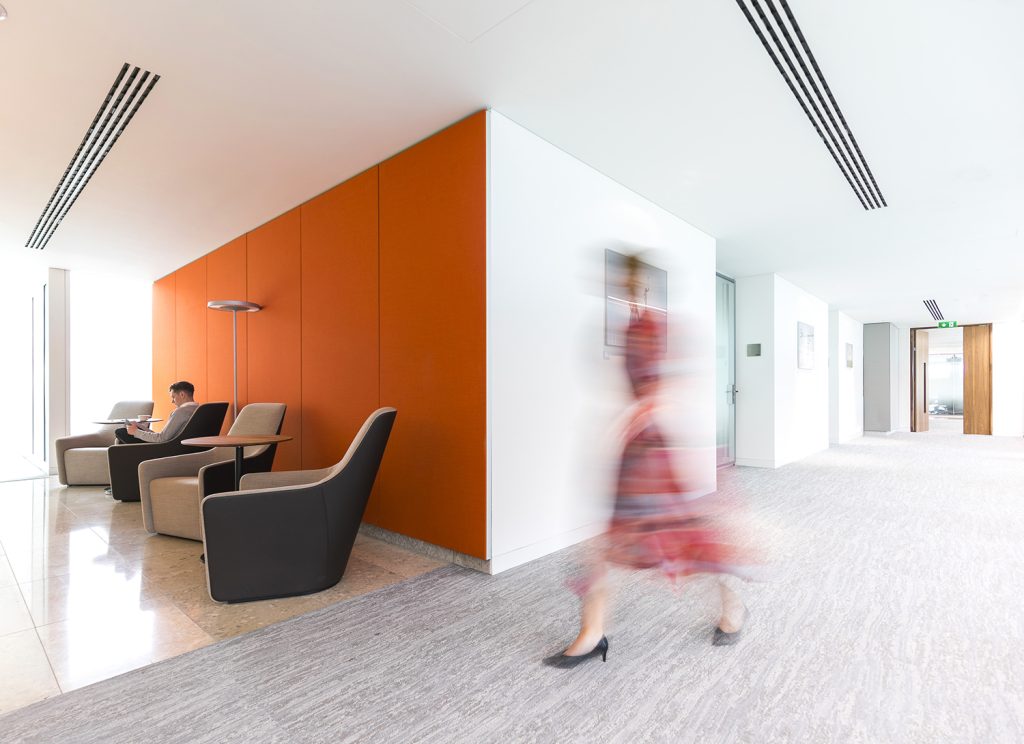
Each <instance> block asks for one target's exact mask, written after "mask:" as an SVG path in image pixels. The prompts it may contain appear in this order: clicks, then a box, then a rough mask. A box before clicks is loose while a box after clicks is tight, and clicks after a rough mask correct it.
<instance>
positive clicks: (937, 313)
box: [924, 300, 942, 320]
mask: <svg viewBox="0 0 1024 744" xmlns="http://www.w3.org/2000/svg"><path fill="white" fill-rule="evenodd" d="M924 306H925V307H926V308H928V312H929V313H931V315H932V317H933V318H935V320H942V311H941V310H939V305H938V303H936V302H935V300H925V301H924Z"/></svg>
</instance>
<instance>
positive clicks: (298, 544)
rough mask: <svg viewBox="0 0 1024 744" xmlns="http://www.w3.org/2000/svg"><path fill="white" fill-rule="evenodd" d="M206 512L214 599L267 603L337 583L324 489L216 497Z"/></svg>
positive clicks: (209, 501) (210, 498) (209, 581)
mask: <svg viewBox="0 0 1024 744" xmlns="http://www.w3.org/2000/svg"><path fill="white" fill-rule="evenodd" d="M201 512H202V519H201V524H202V531H203V543H204V548H205V551H206V577H207V584H208V587H209V590H210V597H211V598H212V599H213V600H215V601H217V602H241V601H248V600H254V599H266V598H270V597H280V596H286V595H290V594H295V593H304V592H306V591H316V590H317V589H320V588H326V586H330V585H332V584H333V583H337V578H336V577H333V576H332V575H331V570H330V566H329V563H330V562H329V560H328V545H329V539H328V531H327V530H328V526H327V519H326V515H325V513H324V496H323V487H322V486H292V487H286V488H285V489H283V492H282V490H276V489H274V490H262V491H233V492H228V493H217V494H213V495H211V496H207V497H206V498H205V499H203V503H202V508H201Z"/></svg>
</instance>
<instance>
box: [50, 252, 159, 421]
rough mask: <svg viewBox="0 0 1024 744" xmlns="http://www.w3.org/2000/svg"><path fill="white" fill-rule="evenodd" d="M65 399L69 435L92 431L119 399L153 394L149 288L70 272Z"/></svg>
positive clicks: (145, 397) (115, 278)
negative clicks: (67, 388) (68, 407)
mask: <svg viewBox="0 0 1024 744" xmlns="http://www.w3.org/2000/svg"><path fill="white" fill-rule="evenodd" d="M68 276H69V279H70V314H69V332H70V336H69V344H68V348H69V368H70V378H69V399H70V429H71V432H72V433H81V432H84V431H91V430H93V429H95V428H96V425H95V424H94V423H93V422H94V421H96V420H97V419H102V418H106V416H107V414H109V413H110V408H111V406H113V404H114V403H116V402H117V401H119V400H149V399H150V398H151V397H152V396H153V392H152V384H153V381H152V365H153V354H152V334H153V331H152V328H153V320H152V318H153V310H152V306H153V305H152V302H151V300H150V297H151V293H152V284H151V283H150V282H147V281H142V280H139V279H130V278H125V277H119V276H112V275H108V274H97V273H91V272H84V271H75V272H72V273H70V274H69V275H68Z"/></svg>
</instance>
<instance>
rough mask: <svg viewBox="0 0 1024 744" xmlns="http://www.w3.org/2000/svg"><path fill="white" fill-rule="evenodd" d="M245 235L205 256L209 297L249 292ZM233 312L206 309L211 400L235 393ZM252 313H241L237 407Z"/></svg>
mask: <svg viewBox="0 0 1024 744" xmlns="http://www.w3.org/2000/svg"><path fill="white" fill-rule="evenodd" d="M245 244H246V241H245V236H244V235H243V236H242V237H240V238H235V239H234V240H232V241H231V242H230V243H228V244H227V245H224V246H222V247H220V248H218V249H217V250H215V251H214V252H213V253H210V254H208V255H207V256H206V299H207V301H209V300H244V299H245V298H246V297H247V293H246V270H245ZM232 315H233V313H230V312H224V311H220V310H209V309H208V310H207V311H206V386H207V390H208V391H209V392H208V394H207V398H208V400H226V401H230V400H231V399H232V396H233V395H234V384H233V380H232V372H233V369H234V362H233V361H232V354H231V323H232V317H231V316H232ZM248 319H249V313H238V410H242V408H243V407H245V404H246V402H247V401H248V398H247V386H246V371H247V369H248V365H247V364H246V350H247V348H248V347H247V345H246V329H247V327H248V326H247V324H248ZM231 423H232V418H231V410H230V409H228V415H227V416H225V417H224V427H223V431H225V432H226V431H227V430H228V429H229V428H231Z"/></svg>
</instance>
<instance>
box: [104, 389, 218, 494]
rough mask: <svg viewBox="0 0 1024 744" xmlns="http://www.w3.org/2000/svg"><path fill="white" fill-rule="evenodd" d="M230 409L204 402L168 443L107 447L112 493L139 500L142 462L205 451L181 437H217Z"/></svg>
mask: <svg viewBox="0 0 1024 744" xmlns="http://www.w3.org/2000/svg"><path fill="white" fill-rule="evenodd" d="M227 412H228V404H227V403H202V404H200V405H198V406H196V410H195V411H193V412H192V418H190V419H189V420H188V423H187V424H185V428H184V429H182V430H181V432H180V433H179V434H178V436H176V437H175V438H174V439H172V440H170V441H167V442H153V443H150V442H147V443H145V444H119V445H117V446H116V447H111V448H110V449H108V450H107V461H108V462H109V464H110V492H111V496H113V497H114V498H115V499H117V500H118V501H138V500H139V498H140V497H139V465H140V464H142V463H143V462H145V461H146V460H153V459H155V458H157V457H171V456H173V455H183V454H185V453H186V452H202V451H205V448H197V447H187V446H185V445H184V444H182V443H181V440H182V439H189V438H191V437H214V436H217V435H218V434H220V427H221V424H223V423H224V416H225V415H226V414H227Z"/></svg>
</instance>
